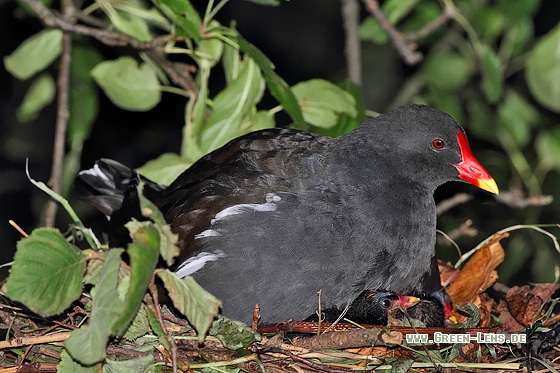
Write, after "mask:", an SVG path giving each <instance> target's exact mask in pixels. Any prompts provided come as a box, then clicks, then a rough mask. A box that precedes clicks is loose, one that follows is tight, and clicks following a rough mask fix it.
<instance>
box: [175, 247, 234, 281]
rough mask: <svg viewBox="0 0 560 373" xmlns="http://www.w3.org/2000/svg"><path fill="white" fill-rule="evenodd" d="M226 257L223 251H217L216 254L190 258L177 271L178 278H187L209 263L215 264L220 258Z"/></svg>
mask: <svg viewBox="0 0 560 373" xmlns="http://www.w3.org/2000/svg"><path fill="white" fill-rule="evenodd" d="M225 256H226V254H224V253H223V252H222V251H216V252H215V253H214V254H211V253H206V252H202V253H199V254H198V255H196V256H193V257H191V258H188V259H187V260H185V261H184V262H183V263H181V265H180V266H179V268H177V270H176V271H175V274H177V277H179V278H183V277H186V276H188V275H191V274H193V273H195V272H196V271H198V270H199V269H201V268H202V267H204V265H205V264H206V263H207V262H214V261H216V260H218V259H219V258H223V257H225Z"/></svg>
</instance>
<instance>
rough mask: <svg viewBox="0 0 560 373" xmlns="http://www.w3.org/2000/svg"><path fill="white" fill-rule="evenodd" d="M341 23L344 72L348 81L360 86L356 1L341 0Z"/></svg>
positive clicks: (360, 64) (357, 6)
mask: <svg viewBox="0 0 560 373" xmlns="http://www.w3.org/2000/svg"><path fill="white" fill-rule="evenodd" d="M342 22H343V24H344V35H345V48H344V56H345V57H346V70H347V71H348V78H349V79H350V81H352V82H354V83H355V84H357V85H359V86H361V85H362V61H361V59H362V51H361V44H360V36H359V35H358V25H359V22H360V6H359V4H358V0H342Z"/></svg>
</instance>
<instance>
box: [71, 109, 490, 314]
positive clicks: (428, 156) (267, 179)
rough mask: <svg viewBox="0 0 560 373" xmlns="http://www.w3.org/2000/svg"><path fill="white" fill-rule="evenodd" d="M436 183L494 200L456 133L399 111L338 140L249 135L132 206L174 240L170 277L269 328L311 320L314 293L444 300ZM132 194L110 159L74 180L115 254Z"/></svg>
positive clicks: (423, 114)
mask: <svg viewBox="0 0 560 373" xmlns="http://www.w3.org/2000/svg"><path fill="white" fill-rule="evenodd" d="M448 181H465V182H468V183H471V184H474V185H475V186H478V187H479V188H482V189H484V190H486V191H489V192H492V193H498V187H497V185H496V183H495V181H494V179H493V178H492V177H491V176H490V174H489V173H488V172H487V171H486V170H485V169H484V168H483V167H482V165H480V163H479V162H478V161H477V160H476V159H475V158H474V156H473V155H472V153H471V149H470V147H469V143H468V141H467V137H466V135H465V132H464V130H463V129H462V128H461V126H460V125H459V124H458V123H457V122H455V121H454V120H453V119H452V118H451V117H450V116H449V115H447V114H444V113H442V112H440V111H438V110H435V109H432V108H430V107H428V106H423V105H407V106H402V107H399V108H396V109H393V110H391V111H389V112H387V113H385V114H383V115H380V116H378V117H376V118H372V119H368V120H366V121H365V122H364V123H363V124H362V125H360V126H359V127H358V128H356V129H355V130H354V131H352V132H351V133H349V134H347V135H344V136H341V137H338V138H329V137H325V136H321V135H317V134H312V133H307V132H303V131H298V130H293V129H279V128H278V129H267V130H262V131H258V132H253V133H250V134H247V135H245V136H243V137H240V138H238V139H235V140H232V141H231V142H229V143H228V144H226V145H225V146H223V147H222V148H220V149H218V150H215V151H214V152H212V153H210V154H208V155H206V156H205V157H203V158H201V159H200V160H199V161H197V162H196V163H195V164H193V165H192V166H191V167H190V168H189V169H187V170H186V171H185V172H184V173H183V174H181V175H180V176H179V177H178V178H177V179H176V180H175V181H174V182H173V183H172V184H171V185H169V186H167V187H164V186H160V185H157V184H155V183H151V182H149V181H148V182H147V184H146V186H145V188H144V194H145V195H146V196H147V197H148V198H149V199H150V200H152V201H153V202H154V203H155V204H156V205H157V206H158V207H159V208H160V209H161V211H162V212H163V213H164V215H165V218H166V220H167V221H168V222H169V224H170V225H171V228H172V230H173V231H174V232H175V233H177V234H178V235H179V246H180V248H181V254H180V256H179V257H178V259H177V266H176V267H175V270H176V273H177V275H178V276H180V277H184V276H193V277H194V278H195V279H196V281H197V282H198V283H200V284H201V285H202V286H203V287H205V288H206V289H207V290H208V291H210V292H211V293H213V294H214V295H215V296H217V297H218V298H220V299H221V300H222V302H223V309H222V312H223V314H224V315H225V316H228V317H231V318H235V319H238V320H242V321H245V322H250V321H251V320H252V310H253V307H254V306H255V304H256V303H259V304H260V305H261V315H262V317H263V320H262V321H263V322H276V321H281V320H285V319H288V318H294V319H298V320H302V319H304V318H305V317H306V316H308V315H310V314H312V313H313V311H314V310H315V309H316V302H317V291H318V290H322V304H323V306H324V307H325V308H328V307H344V306H345V305H346V304H347V303H348V302H349V301H352V300H354V299H355V298H356V297H358V295H359V294H361V293H362V292H363V291H365V290H368V289H388V290H391V291H394V292H397V293H400V294H411V293H414V292H418V293H427V294H432V293H433V294H436V295H439V299H443V298H442V297H441V294H442V291H441V285H440V280H439V272H438V267H437V264H436V260H435V249H434V246H435V238H436V211H435V202H434V198H433V193H434V191H435V189H436V188H437V187H438V186H440V185H441V184H443V183H446V182H448ZM137 182H138V180H137V177H136V173H135V172H133V171H132V170H130V169H129V168H128V167H125V166H123V165H121V164H120V163H118V162H115V161H111V160H99V161H98V162H97V164H96V165H95V166H94V167H93V168H92V169H90V170H85V171H82V172H81V173H80V174H79V176H78V178H77V181H76V188H77V190H78V193H79V194H81V195H82V196H83V198H85V199H86V200H87V201H88V202H90V203H91V204H93V205H94V206H96V207H98V208H99V209H100V210H101V211H102V212H104V213H105V214H106V215H109V216H111V222H110V225H111V226H112V227H110V228H109V232H110V235H111V238H110V241H111V242H112V243H113V244H115V245H124V244H125V243H126V240H127V239H128V236H127V234H126V230H125V229H124V228H123V224H124V222H126V221H127V220H128V219H130V217H131V215H139V209H138V207H137V200H136V199H135V198H132V197H130V196H129V194H130V193H128V192H127V190H128V191H130V190H131V189H132V190H134V188H129V183H132V184H134V183H137ZM132 194H134V193H132ZM134 206H136V207H134ZM136 217H137V218H138V217H139V216H136ZM123 232H124V233H123Z"/></svg>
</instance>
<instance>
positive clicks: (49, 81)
mask: <svg viewBox="0 0 560 373" xmlns="http://www.w3.org/2000/svg"><path fill="white" fill-rule="evenodd" d="M55 93H56V84H55V82H54V79H53V78H52V76H50V75H49V74H46V73H45V74H41V75H39V76H38V77H37V78H36V79H35V80H34V81H33V83H32V84H31V87H29V89H28V90H27V93H26V94H25V96H24V97H23V101H22V102H21V105H20V106H19V107H18V108H17V112H16V115H17V119H18V121H20V122H22V123H25V122H30V121H32V120H34V119H35V118H37V117H38V116H39V112H40V111H41V110H42V109H43V108H44V107H45V106H47V105H48V104H50V103H51V102H52V100H53V99H54V96H55Z"/></svg>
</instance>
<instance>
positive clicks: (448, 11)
mask: <svg viewBox="0 0 560 373" xmlns="http://www.w3.org/2000/svg"><path fill="white" fill-rule="evenodd" d="M456 12H457V9H455V6H454V5H453V3H447V2H446V3H445V8H443V12H442V13H441V14H440V15H439V16H438V17H437V18H436V19H434V20H433V21H432V22H430V23H428V24H427V25H426V26H424V27H422V28H421V29H420V30H416V31H415V32H410V33H408V34H406V35H405V39H406V40H408V41H416V40H418V39H422V38H424V37H426V36H428V35H430V34H431V33H433V32H435V31H436V30H437V29H438V28H440V27H441V26H443V25H445V24H446V23H447V21H449V20H450V19H451V18H453V16H454V15H455V13H456Z"/></svg>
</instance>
